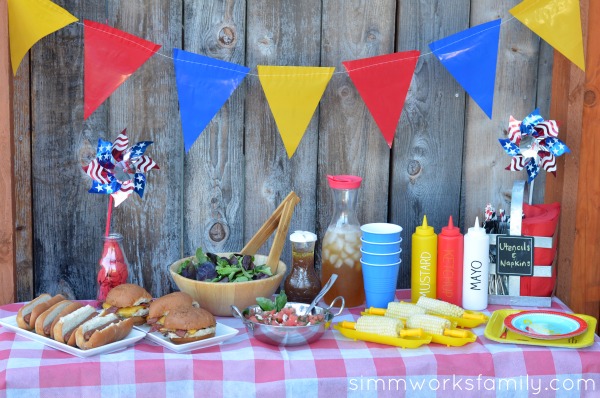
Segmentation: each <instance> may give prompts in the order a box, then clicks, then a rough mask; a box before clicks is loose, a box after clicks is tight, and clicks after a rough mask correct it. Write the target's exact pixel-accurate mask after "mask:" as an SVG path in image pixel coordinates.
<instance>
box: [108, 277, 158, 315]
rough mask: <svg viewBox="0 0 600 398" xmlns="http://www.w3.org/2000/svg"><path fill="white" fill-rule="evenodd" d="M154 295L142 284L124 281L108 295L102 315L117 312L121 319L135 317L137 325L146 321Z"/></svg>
mask: <svg viewBox="0 0 600 398" xmlns="http://www.w3.org/2000/svg"><path fill="white" fill-rule="evenodd" d="M151 300H152V296H151V295H150V293H148V292H147V291H146V289H144V288H143V287H141V286H138V285H134V284H132V283H124V284H122V285H118V286H115V287H114V288H112V289H111V290H110V292H108V294H107V295H106V301H105V302H104V304H102V308H103V309H104V311H103V312H102V316H106V315H108V314H116V315H117V316H118V317H119V318H121V319H127V318H133V322H134V324H135V325H143V324H144V323H146V316H147V315H148V306H149V305H150V301H151Z"/></svg>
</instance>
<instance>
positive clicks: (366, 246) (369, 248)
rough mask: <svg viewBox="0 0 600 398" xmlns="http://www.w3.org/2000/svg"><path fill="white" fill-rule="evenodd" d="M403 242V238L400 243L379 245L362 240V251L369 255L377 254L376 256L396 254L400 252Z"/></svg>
mask: <svg viewBox="0 0 600 398" xmlns="http://www.w3.org/2000/svg"><path fill="white" fill-rule="evenodd" d="M401 242H402V238H400V240H399V241H398V242H391V243H378V242H369V241H367V240H364V239H362V238H361V239H360V245H361V249H362V250H364V251H365V252H367V253H375V254H387V253H396V252H397V251H399V250H400V243H401Z"/></svg>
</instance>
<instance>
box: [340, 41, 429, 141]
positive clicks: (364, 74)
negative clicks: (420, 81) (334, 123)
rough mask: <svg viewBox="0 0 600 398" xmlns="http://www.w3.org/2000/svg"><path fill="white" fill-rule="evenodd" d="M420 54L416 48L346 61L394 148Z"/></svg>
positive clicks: (377, 121) (353, 78) (384, 134)
mask: <svg viewBox="0 0 600 398" xmlns="http://www.w3.org/2000/svg"><path fill="white" fill-rule="evenodd" d="M419 54H420V52H419V51H417V50H414V51H405V52H400V53H394V54H386V55H380V56H377V57H371V58H363V59H357V60H353V61H344V62H342V64H343V65H344V66H345V67H346V70H347V72H348V75H349V76H350V79H352V82H353V83H354V85H355V86H356V89H357V90H358V92H359V93H360V96H361V97H362V99H363V101H364V102H365V104H366V105H367V108H369V111H370V112H371V115H372V116H373V119H375V122H376V123H377V126H379V130H381V134H383V137H384V138H385V141H386V142H387V144H388V146H389V147H390V148H391V147H392V142H393V141H394V135H395V133H396V127H397V126H398V121H399V120H400V115H401V114H402V108H403V107H404V100H405V99H406V93H407V92H408V88H409V87H410V82H411V80H412V76H413V73H414V71H415V66H416V65H417V61H418V60H419Z"/></svg>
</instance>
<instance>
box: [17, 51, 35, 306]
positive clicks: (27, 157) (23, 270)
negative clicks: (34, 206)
mask: <svg viewBox="0 0 600 398" xmlns="http://www.w3.org/2000/svg"><path fill="white" fill-rule="evenodd" d="M29 82H30V79H29V56H26V57H25V58H24V59H23V61H22V62H21V66H20V68H19V70H18V71H17V75H16V76H15V78H14V79H13V87H14V92H13V115H14V118H13V120H14V133H13V137H14V145H15V158H14V159H15V182H18V192H19V194H18V197H19V199H18V200H16V212H15V225H16V227H15V231H16V232H15V245H16V259H17V301H26V300H31V299H32V298H33V219H32V213H31V201H32V197H31V164H32V159H31V122H30V118H29V116H30V115H31V110H30V107H29V98H30V90H29Z"/></svg>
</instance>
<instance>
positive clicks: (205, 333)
mask: <svg viewBox="0 0 600 398" xmlns="http://www.w3.org/2000/svg"><path fill="white" fill-rule="evenodd" d="M216 326H217V324H216V322H215V317H214V316H213V315H212V314H211V313H210V312H208V311H206V310H205V309H202V308H195V307H190V308H179V309H174V310H172V311H169V315H167V316H166V317H165V322H164V325H163V327H162V328H161V329H160V332H161V333H162V334H163V335H165V336H166V337H168V338H169V339H170V340H171V342H173V343H175V344H185V343H191V342H193V341H198V340H204V339H208V338H211V337H214V336H215V332H216V329H217V327H216Z"/></svg>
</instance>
